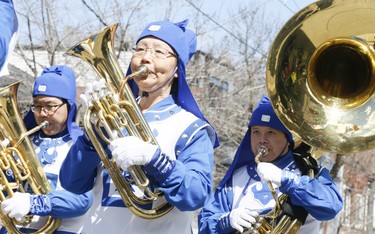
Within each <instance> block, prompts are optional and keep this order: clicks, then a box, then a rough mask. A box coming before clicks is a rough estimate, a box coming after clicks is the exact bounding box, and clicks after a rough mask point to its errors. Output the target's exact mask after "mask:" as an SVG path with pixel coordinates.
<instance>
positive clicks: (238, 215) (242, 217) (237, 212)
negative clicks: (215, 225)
mask: <svg viewBox="0 0 375 234" xmlns="http://www.w3.org/2000/svg"><path fill="white" fill-rule="evenodd" d="M257 218H258V212H256V211H252V210H249V209H247V208H243V207H239V208H236V209H234V210H232V211H231V212H230V214H229V222H230V226H232V227H233V228H234V229H236V230H238V231H239V232H241V233H242V232H243V231H244V227H245V228H248V229H252V226H253V224H255V223H256V220H257Z"/></svg>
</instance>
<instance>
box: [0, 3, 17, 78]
mask: <svg viewBox="0 0 375 234" xmlns="http://www.w3.org/2000/svg"><path fill="white" fill-rule="evenodd" d="M0 15H1V17H0V28H1V33H0V77H1V76H3V75H7V73H8V69H7V64H8V58H9V56H10V54H11V52H12V51H13V49H14V46H15V44H16V41H17V35H18V18H17V15H16V12H15V10H14V5H13V1H12V0H0Z"/></svg>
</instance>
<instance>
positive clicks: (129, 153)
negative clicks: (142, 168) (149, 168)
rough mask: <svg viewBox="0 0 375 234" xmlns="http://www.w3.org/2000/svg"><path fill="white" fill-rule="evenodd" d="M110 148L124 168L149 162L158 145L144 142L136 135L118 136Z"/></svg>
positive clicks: (117, 161)
mask: <svg viewBox="0 0 375 234" xmlns="http://www.w3.org/2000/svg"><path fill="white" fill-rule="evenodd" d="M109 149H110V150H111V151H112V157H113V159H114V160H115V161H116V163H117V165H119V166H120V167H121V168H122V169H123V170H127V168H128V167H130V166H133V165H146V164H148V163H149V162H150V161H151V159H152V157H153V156H154V154H155V153H156V151H157V149H158V146H156V145H153V144H150V143H147V142H144V141H143V140H141V139H139V138H138V137H135V136H127V137H122V138H117V139H115V140H113V141H112V142H111V144H110V145H109Z"/></svg>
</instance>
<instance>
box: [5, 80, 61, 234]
mask: <svg viewBox="0 0 375 234" xmlns="http://www.w3.org/2000/svg"><path fill="white" fill-rule="evenodd" d="M18 85H19V83H14V84H12V85H9V86H7V87H3V88H1V89H0V184H1V186H0V187H1V193H0V201H5V199H7V197H8V198H9V197H13V195H14V192H25V189H24V187H23V186H25V183H26V182H27V185H28V186H29V187H30V188H31V190H32V193H33V194H47V193H48V192H50V191H51V190H52V189H51V187H50V184H49V181H48V179H47V177H46V175H45V173H44V170H43V168H42V166H41V165H40V162H39V159H38V156H37V155H36V154H35V151H34V148H33V146H32V144H31V142H30V140H29V138H28V137H29V135H31V134H33V133H34V132H36V131H38V130H40V129H42V128H44V127H46V126H48V122H43V123H42V124H41V125H39V126H37V127H35V128H33V129H31V130H29V131H26V128H25V125H24V123H23V119H22V118H21V114H20V112H19V110H18V105H17V89H18ZM10 174H13V176H14V181H13V180H12V181H8V177H7V176H8V175H10ZM32 218H33V216H32V215H27V216H25V217H24V220H23V221H22V222H19V221H17V220H16V219H14V218H9V216H8V215H7V214H6V213H5V212H4V211H3V210H2V209H1V208H0V219H1V222H2V224H3V225H4V226H5V228H6V229H7V231H8V233H12V234H13V233H14V234H17V233H22V232H21V231H19V230H18V229H17V227H16V226H17V225H18V226H19V227H22V226H26V225H28V224H29V223H32V222H33V221H32ZM60 223H61V220H60V219H55V218H52V217H50V216H49V217H47V219H46V223H45V224H44V226H43V227H42V228H41V229H39V230H38V231H36V232H35V233H53V231H55V230H56V229H57V228H58V227H59V225H60Z"/></svg>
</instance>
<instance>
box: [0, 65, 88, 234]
mask: <svg viewBox="0 0 375 234" xmlns="http://www.w3.org/2000/svg"><path fill="white" fill-rule="evenodd" d="M75 99H76V77H75V75H74V72H73V71H72V70H71V69H70V68H69V67H66V66H62V65H61V66H51V67H46V68H44V70H43V72H42V74H41V75H40V76H39V77H38V78H37V79H36V80H35V83H34V88H33V105H32V107H31V110H30V111H29V112H28V113H27V114H26V116H25V119H24V122H25V125H26V128H27V129H28V130H29V129H32V128H34V127H36V126H37V125H39V124H41V123H42V122H44V121H48V123H49V124H48V127H46V128H44V129H41V130H39V131H37V132H35V133H34V134H32V135H31V136H30V138H31V142H32V144H33V147H34V148H35V152H36V155H37V156H38V158H39V161H40V163H41V165H42V167H43V170H44V172H45V173H46V176H47V179H48V181H49V182H50V184H51V188H52V191H51V192H49V193H48V194H46V195H35V194H30V193H21V192H16V193H15V194H14V196H13V197H12V198H9V199H7V200H5V201H4V202H2V203H1V207H2V209H3V210H4V211H5V212H6V213H7V214H8V215H9V217H10V218H15V219H17V220H22V217H24V216H25V215H27V214H32V215H35V216H34V219H33V222H32V223H31V224H30V225H28V226H25V227H20V230H21V231H22V232H30V231H36V230H39V229H40V228H42V227H43V225H44V224H45V223H46V219H47V216H51V217H53V218H59V219H62V221H61V225H60V226H59V227H58V229H57V230H56V231H55V232H54V233H55V234H65V233H67V234H68V233H81V230H82V225H83V219H84V216H82V215H83V214H85V213H86V212H87V210H88V209H89V208H90V205H91V204H92V194H91V191H88V192H86V193H84V194H82V195H77V194H74V193H71V192H69V191H67V190H65V189H63V188H62V187H61V185H60V179H59V171H60V167H61V164H62V162H63V161H64V159H65V157H66V155H67V153H68V151H69V149H70V147H71V146H72V145H73V143H74V142H75V141H76V140H77V138H78V137H79V136H80V135H82V134H83V132H82V131H81V129H80V128H79V127H78V126H77V125H76V123H75V122H74V121H75V118H76V114H77V107H76V102H75ZM29 189H30V188H29ZM26 191H28V190H27V188H26ZM2 231H3V233H5V228H3V230H2Z"/></svg>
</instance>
